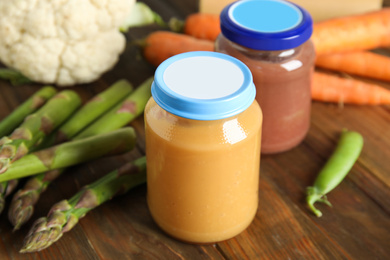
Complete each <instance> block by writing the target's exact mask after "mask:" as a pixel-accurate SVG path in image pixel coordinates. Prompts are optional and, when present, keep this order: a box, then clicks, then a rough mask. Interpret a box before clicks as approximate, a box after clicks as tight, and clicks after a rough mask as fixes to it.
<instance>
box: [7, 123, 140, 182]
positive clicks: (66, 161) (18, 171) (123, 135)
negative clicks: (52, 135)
mask: <svg viewBox="0 0 390 260" xmlns="http://www.w3.org/2000/svg"><path fill="white" fill-rule="evenodd" d="M135 142H136V134H135V131H134V129H133V128H132V127H125V128H122V129H118V130H116V131H111V132H109V133H106V134H101V135H97V136H92V137H89V138H85V139H82V140H77V141H70V142H66V143H63V144H59V145H57V146H53V147H50V148H47V149H44V150H40V151H37V152H34V153H30V154H27V155H25V156H23V157H22V158H20V159H19V160H17V161H15V162H14V163H13V164H11V166H10V167H9V168H8V170H7V171H6V172H4V173H2V174H0V182H3V181H9V180H13V179H19V178H22V177H27V176H31V175H35V174H38V173H41V172H45V171H49V170H54V169H60V168H64V167H69V166H73V165H76V164H79V163H82V162H85V161H89V160H92V159H96V158H99V157H102V156H105V155H113V154H120V153H124V152H127V151H130V150H131V149H132V148H133V147H134V146H135Z"/></svg>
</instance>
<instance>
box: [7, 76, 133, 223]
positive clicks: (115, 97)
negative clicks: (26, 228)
mask: <svg viewBox="0 0 390 260" xmlns="http://www.w3.org/2000/svg"><path fill="white" fill-rule="evenodd" d="M52 89H53V88H52ZM44 90H45V89H42V91H44ZM49 90H51V89H49ZM49 90H45V92H44V93H46V92H47V91H49ZM53 90H54V89H53ZM132 90H133V88H132V86H131V85H130V83H128V82H127V81H126V80H120V81H118V82H116V83H115V84H113V85H112V86H111V87H110V88H108V89H107V90H106V91H103V92H102V93H100V94H98V95H96V96H95V97H93V98H92V99H91V100H90V101H89V102H88V103H86V104H85V105H84V106H83V107H81V109H79V110H78V111H77V112H76V113H75V114H73V115H72V116H71V117H70V119H69V120H67V121H66V122H65V124H64V125H62V126H61V127H60V128H59V130H58V131H54V132H52V133H51V134H50V135H48V136H47V137H45V139H44V140H43V142H42V143H41V144H39V145H38V146H37V147H32V148H30V151H34V150H39V149H42V148H46V147H49V146H52V145H54V144H57V143H60V142H62V141H65V140H67V139H69V138H70V137H72V136H74V135H75V134H77V133H79V132H80V131H81V130H82V129H83V128H85V127H86V126H87V125H88V124H90V123H91V122H92V121H93V120H95V119H96V118H98V117H99V116H100V115H102V114H103V113H104V112H105V111H106V110H108V109H109V108H111V107H113V106H114V105H115V104H116V103H118V102H119V101H121V100H123V99H124V98H125V97H126V96H127V95H128V94H129V93H130V92H131V91H132ZM49 93H50V92H49ZM38 98H39V96H38ZM38 98H34V96H33V97H31V99H32V101H33V102H30V103H32V104H39V103H42V101H41V99H38ZM24 106H26V105H24ZM28 107H30V106H28ZM15 111H16V110H15ZM15 111H14V113H15ZM19 114H20V116H19V118H22V119H23V118H24V117H25V116H26V115H25V113H24V115H21V113H19ZM10 116H12V114H11V115H10ZM22 116H23V117H22ZM58 175H59V174H58ZM49 176H50V177H51V178H53V176H54V174H52V173H49V174H48V177H49ZM38 179H39V177H38ZM15 182H17V180H14V181H13V183H15ZM33 183H34V184H29V183H26V186H27V187H36V185H35V183H36V181H33ZM7 187H12V188H15V187H16V185H12V186H9V185H8V184H7V182H1V183H0V213H1V212H2V209H3V208H4V203H5V200H4V199H5V197H6V196H7V195H8V194H10V193H11V191H12V190H11V189H10V188H7ZM22 194H24V193H22ZM20 195H21V193H20V192H17V193H16V195H14V198H15V196H16V197H18V196H20ZM26 200H31V196H30V197H28V198H26ZM13 201H15V203H14V204H15V205H12V204H11V208H10V210H11V211H15V210H17V212H19V209H15V207H19V205H18V204H19V203H20V202H18V201H17V200H15V199H13ZM9 215H10V214H9ZM12 217H13V215H12ZM11 223H13V225H14V226H15V225H17V224H16V222H14V221H13V220H11ZM18 227H19V225H18Z"/></svg>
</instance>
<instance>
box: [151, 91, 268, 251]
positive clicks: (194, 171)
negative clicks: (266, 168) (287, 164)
mask: <svg viewBox="0 0 390 260" xmlns="http://www.w3.org/2000/svg"><path fill="white" fill-rule="evenodd" d="M261 124H262V113H261V110H260V107H259V105H258V103H257V102H256V101H254V102H253V103H252V104H251V105H250V106H249V108H247V109H246V110H245V111H244V112H242V113H240V114H238V115H235V116H232V117H229V118H226V119H218V120H211V121H202V120H193V119H186V118H182V117H179V116H176V115H173V114H171V113H169V112H166V111H165V110H163V109H162V108H161V107H160V106H158V105H157V104H156V102H155V101H154V99H153V98H151V99H150V101H149V102H148V104H147V106H146V108H145V130H146V155H147V169H148V173H147V188H148V195H147V199H148V206H149V209H150V212H151V214H152V216H153V218H154V220H155V221H156V223H157V224H158V225H159V226H160V227H161V228H162V229H163V230H164V231H165V232H167V233H168V234H169V235H171V236H173V237H175V238H177V239H180V240H183V241H187V242H192V243H211V242H217V241H222V240H226V239H229V238H232V237H234V236H235V235H237V234H239V233H240V232H242V231H243V230H245V228H247V227H248V226H249V224H250V223H251V221H252V220H253V218H254V216H255V214H256V211H257V206H258V188H259V187H258V186H259V165H260V156H259V154H260V143H261V140H260V139H261Z"/></svg>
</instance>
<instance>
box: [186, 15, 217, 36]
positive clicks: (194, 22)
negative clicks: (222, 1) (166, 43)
mask: <svg viewBox="0 0 390 260" xmlns="http://www.w3.org/2000/svg"><path fill="white" fill-rule="evenodd" d="M184 33H185V34H187V35H191V36H193V37H195V38H198V39H205V40H211V41H215V39H217V36H218V35H219V34H220V33H221V28H220V22H219V15H216V14H208V13H194V14H191V15H189V16H187V18H186V20H185V23H184Z"/></svg>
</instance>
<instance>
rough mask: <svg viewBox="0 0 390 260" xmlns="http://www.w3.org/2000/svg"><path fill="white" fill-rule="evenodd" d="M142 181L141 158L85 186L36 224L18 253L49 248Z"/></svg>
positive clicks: (143, 176) (143, 165) (143, 162)
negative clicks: (93, 211)
mask: <svg viewBox="0 0 390 260" xmlns="http://www.w3.org/2000/svg"><path fill="white" fill-rule="evenodd" d="M145 181H146V158H145V157H141V158H139V159H137V160H135V161H134V162H132V163H128V164H125V165H123V166H122V167H121V168H120V169H118V170H114V171H112V172H110V173H108V174H107V175H105V176H103V177H102V178H100V179H98V180H97V181H95V182H93V183H92V184H90V185H87V186H85V187H84V188H82V189H81V190H80V191H79V192H78V193H76V194H75V195H74V196H73V197H72V198H70V199H69V200H63V201H60V202H58V203H56V204H55V205H53V207H52V208H51V209H50V211H49V214H48V215H47V217H42V218H39V219H37V220H36V221H35V223H34V224H33V226H32V228H31V229H30V231H29V233H28V234H27V236H26V238H25V241H24V245H23V248H22V249H21V250H20V252H21V253H29V252H36V251H40V250H42V249H45V248H47V247H49V246H50V245H52V244H53V243H55V242H56V241H58V239H60V238H61V237H62V235H63V234H64V233H65V232H68V231H69V230H71V229H72V228H73V227H74V226H75V225H76V224H77V223H78V222H79V220H80V219H81V218H82V217H84V216H85V214H87V213H88V212H89V211H91V210H92V209H94V208H96V207H97V206H99V205H101V204H102V203H104V202H106V201H108V200H109V199H111V198H112V197H113V196H115V195H117V194H119V193H125V192H127V191H128V190H130V189H131V188H133V187H135V186H138V185H140V184H142V183H144V182H145Z"/></svg>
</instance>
